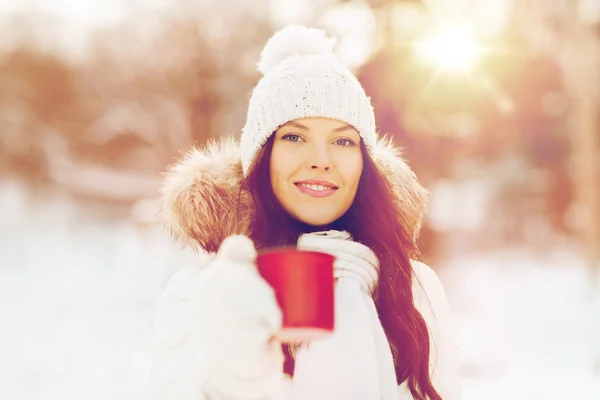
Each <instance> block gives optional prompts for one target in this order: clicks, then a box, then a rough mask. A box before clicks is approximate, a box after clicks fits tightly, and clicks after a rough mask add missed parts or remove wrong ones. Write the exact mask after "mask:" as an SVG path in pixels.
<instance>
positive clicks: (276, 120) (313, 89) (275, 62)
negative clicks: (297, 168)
mask: <svg viewBox="0 0 600 400" xmlns="http://www.w3.org/2000/svg"><path fill="white" fill-rule="evenodd" d="M334 44H335V39H333V38H328V37H326V35H325V32H324V31H322V30H319V29H314V28H307V27H304V26H299V25H291V26H288V27H286V28H284V29H282V30H280V31H278V32H276V33H275V34H274V35H273V36H272V37H271V39H269V41H268V42H267V44H266V45H265V48H264V49H263V51H262V53H261V59H260V62H259V63H258V70H259V71H261V72H262V73H263V74H264V76H263V77H262V79H261V80H260V82H259V83H258V85H257V86H256V88H254V91H253V92H252V97H251V98H250V104H249V107H248V116H247V119H246V125H245V126H244V129H243V131H242V135H241V140H240V152H241V161H242V168H243V170H244V175H246V174H247V173H248V170H249V168H250V165H251V164H252V162H253V161H254V158H255V157H256V154H257V153H258V151H259V150H260V149H261V147H262V146H263V145H264V144H265V142H266V141H267V140H268V139H269V137H270V136H271V135H272V134H273V132H275V131H276V130H277V129H278V128H279V126H281V125H283V124H285V123H286V122H289V121H292V120H294V119H298V118H306V117H324V118H332V119H337V120H340V121H343V122H346V123H348V124H350V125H352V126H353V127H354V128H355V129H356V130H357V131H358V132H359V134H360V135H361V137H362V139H363V141H364V142H365V145H366V147H367V149H368V150H369V151H370V150H371V149H372V148H373V147H374V146H375V141H376V134H375V116H374V113H373V107H372V105H371V101H370V99H369V98H368V97H367V95H366V94H365V91H364V89H363V87H362V86H361V84H360V83H359V82H358V79H356V77H355V76H354V75H353V74H352V73H351V72H350V71H349V70H348V69H347V68H346V67H344V66H343V65H342V64H341V63H340V61H339V60H338V59H337V57H336V56H335V55H334V54H333V52H332V50H333V46H334Z"/></svg>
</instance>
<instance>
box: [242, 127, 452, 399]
mask: <svg viewBox="0 0 600 400" xmlns="http://www.w3.org/2000/svg"><path fill="white" fill-rule="evenodd" d="M274 136H275V135H271V137H270V139H269V140H268V141H267V143H266V144H265V145H264V146H263V148H262V150H261V151H260V153H259V154H258V155H257V158H256V160H255V162H254V163H253V166H252V168H251V169H250V171H249V174H248V176H247V177H246V179H245V180H244V182H243V185H242V187H243V189H246V190H248V191H249V192H250V195H251V196H252V199H253V202H254V213H253V216H252V221H251V225H250V232H251V233H250V237H251V239H252V240H253V241H254V243H255V245H256V247H257V249H264V248H268V247H272V246H280V245H295V244H296V242H297V240H298V238H299V236H300V235H301V234H302V233H306V232H311V231H315V230H316V229H321V228H325V229H337V230H346V231H348V232H350V234H351V235H352V236H353V237H354V240H356V241H358V242H361V243H363V244H365V245H367V246H368V247H370V248H371V249H372V250H373V251H374V252H375V254H377V256H378V257H379V261H380V265H381V267H380V276H379V285H378V291H377V293H376V295H375V296H374V297H375V305H376V307H377V312H378V314H379V318H380V320H381V324H382V326H383V329H384V330H385V332H386V335H387V338H388V342H389V343H390V347H391V350H392V354H393V357H394V367H395V370H396V380H397V382H398V385H400V384H401V383H402V382H404V381H406V380H408V387H409V389H410V391H411V393H412V396H413V398H415V399H416V400H427V399H430V400H441V397H440V395H439V394H438V393H437V392H436V390H435V388H434V387H433V385H432V383H431V377H430V375H429V352H430V344H429V335H428V330H427V326H426V325H425V321H424V320H423V317H422V316H421V314H420V313H419V311H418V310H417V309H416V308H415V306H414V302H413V293H412V279H413V276H412V266H411V262H410V260H411V258H417V257H418V254H419V252H418V249H417V246H416V245H415V243H414V241H413V240H412V238H411V237H410V235H409V234H408V233H407V229H406V228H405V227H404V226H402V223H401V218H400V215H399V214H398V213H399V211H398V209H397V208H396V206H395V204H394V201H393V197H392V192H391V188H390V183H389V182H388V181H387V179H386V177H385V175H384V174H383V173H382V172H381V171H380V169H379V168H378V166H377V165H376V164H375V162H374V161H373V159H372V158H371V157H370V156H369V154H368V152H367V151H366V149H365V146H364V144H363V143H362V141H361V147H362V154H363V172H362V175H361V178H360V182H359V185H358V190H357V193H356V197H355V199H354V202H353V204H352V206H351V207H350V209H349V210H348V211H347V212H346V214H344V215H343V216H342V217H341V218H339V219H338V220H337V221H335V222H334V223H332V224H331V225H330V226H327V227H314V226H309V225H306V224H304V223H302V222H299V221H297V220H295V219H294V218H292V217H291V216H290V215H289V214H288V213H287V212H286V211H285V210H284V209H283V208H282V207H281V205H280V204H279V201H278V200H277V198H276V197H275V194H274V193H273V189H272V187H271V183H270V178H269V176H270V172H269V171H270V169H269V168H270V167H269V166H270V158H271V152H272V149H273V140H274ZM394 215H396V216H397V218H393V217H392V216H394ZM284 350H285V355H286V363H285V370H286V373H288V374H290V375H293V364H294V361H293V358H292V356H291V354H290V351H289V349H288V348H286V347H284Z"/></svg>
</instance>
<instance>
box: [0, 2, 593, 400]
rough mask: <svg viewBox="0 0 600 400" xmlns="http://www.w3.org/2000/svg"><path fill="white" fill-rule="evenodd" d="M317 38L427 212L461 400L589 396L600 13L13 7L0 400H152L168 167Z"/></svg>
mask: <svg viewBox="0 0 600 400" xmlns="http://www.w3.org/2000/svg"><path fill="white" fill-rule="evenodd" d="M288 23H303V24H308V25H312V26H316V27H321V28H325V29H326V30H328V31H329V32H330V33H331V34H334V35H336V36H337V37H338V46H337V48H336V51H337V53H338V55H339V57H340V58H341V59H342V60H343V62H344V63H345V64H346V65H348V66H349V67H351V68H352V69H353V70H354V71H355V72H356V74H357V76H358V77H359V79H360V81H361V82H362V83H363V85H364V87H365V89H366V91H367V93H368V94H369V95H370V96H371V97H372V101H373V103H374V106H375V111H376V118H377V123H378V125H379V128H380V132H381V133H383V134H387V135H390V136H392V137H393V138H394V140H395V142H396V143H397V144H399V145H401V146H402V147H403V148H404V154H405V157H406V159H407V160H408V161H409V163H410V165H411V166H412V167H413V169H414V170H415V171H416V173H417V175H418V176H419V178H420V180H421V182H422V183H423V185H424V186H426V187H427V188H428V189H429V190H430V192H431V207H430V212H429V216H428V219H427V223H426V225H425V228H424V230H423V234H422V236H421V246H422V250H423V253H424V257H425V259H426V261H427V262H428V263H429V264H430V265H431V266H432V267H433V268H434V269H435V270H436V271H437V272H438V274H439V275H440V278H441V279H442V281H443V283H444V284H445V287H446V290H447V294H448V297H449V300H450V303H451V305H452V308H453V310H454V313H455V319H456V323H455V335H456V337H457V340H458V342H459V346H460V357H461V358H460V362H461V376H462V383H463V391H464V398H465V400H471V399H478V400H479V399H492V400H493V399H528V400H529V399H545V400H547V399H561V400H562V399H575V398H586V399H591V398H599V399H600V278H599V272H598V271H599V270H600V173H599V168H600V167H599V165H600V163H599V159H600V157H599V150H600V149H599V147H600V145H599V142H600V125H599V123H600V116H599V113H598V110H599V105H600V0H496V1H494V2H491V1H488V2H483V1H475V0H422V1H418V0H412V1H401V0H363V1H356V0H351V1H344V0H310V1H307V0H271V1H269V0H261V1H253V2H250V1H244V0H220V1H208V0H195V1H192V0H186V1H183V0H179V1H177V0H170V1H164V0H163V1H161V0H145V1H133V0H130V1H127V2H123V1H117V0H105V1H94V0H45V1H42V0H27V1H19V2H16V1H13V0H0V54H1V58H0V220H1V221H2V223H1V225H0V238H1V240H0V326H1V329H0V354H1V357H0V381H1V384H0V398H2V399H20V400H21V399H22V400H26V399H27V400H28V399H44V400H49V399H61V400H63V399H83V398H85V399H88V400H92V399H111V400H118V399H128V400H131V399H152V393H151V390H150V388H149V385H148V372H149V361H150V355H149V343H150V338H151V334H152V320H153V314H154V311H155V305H156V301H157V299H158V297H159V295H160V293H161V291H162V289H163V288H164V286H165V284H166V282H167V280H168V278H169V277H170V276H171V275H172V274H173V273H174V272H175V271H177V270H178V269H180V268H183V267H185V266H187V265H189V264H190V263H194V262H196V261H197V258H198V256H196V255H194V254H193V253H192V252H190V251H189V250H185V249H182V248H180V247H179V246H177V245H175V244H173V243H172V242H171V240H170V238H169V237H168V235H167V234H166V232H164V231H162V230H161V229H160V228H159V227H158V226H157V224H156V220H155V211H156V205H157V190H158V188H159V185H160V178H161V177H160V172H161V171H162V170H163V169H164V167H165V166H166V165H167V164H170V163H172V162H173V161H175V160H177V159H178V158H179V157H180V154H181V153H182V152H183V151H186V150H187V149H188V148H189V147H190V146H192V145H202V144H203V143H205V142H206V141H207V140H208V139H210V138H218V137H221V136H223V135H237V134H238V133H239V132H240V130H241V128H242V126H243V124H244V119H245V112H246V107H247V102H248V99H249V95H250V91H251V90H252V88H253V86H254V85H255V84H256V82H257V81H258V79H259V78H260V74H259V73H258V72H257V71H256V68H255V63H256V62H257V61H258V57H259V53H260V51H261V49H262V47H263V45H264V43H265V42H266V40H267V39H268V37H269V36H270V35H271V34H272V33H273V32H274V31H275V30H276V29H278V28H280V27H282V26H284V25H285V24H288Z"/></svg>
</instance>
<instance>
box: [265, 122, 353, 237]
mask: <svg viewBox="0 0 600 400" xmlns="http://www.w3.org/2000/svg"><path fill="white" fill-rule="evenodd" d="M362 169H363V158H362V150H361V146H360V135H359V134H358V132H357V131H356V129H354V128H353V127H352V126H350V125H348V124H347V123H345V122H341V121H338V120H334V119H328V118H300V119H296V120H293V121H290V122H288V123H286V124H284V125H281V126H280V127H279V129H277V131H276V132H275V138H274V141H273V151H272V153H271V160H270V172H271V174H270V175H271V176H270V178H271V186H272V188H273V192H274V193H275V197H277V200H279V203H280V204H281V205H282V206H283V208H284V209H285V210H286V211H287V212H288V213H289V214H290V215H291V216H292V217H294V218H296V219H297V220H299V221H302V222H304V223H306V224H309V225H314V226H321V225H327V224H329V223H331V222H334V221H335V220H337V219H338V218H340V217H341V216H342V215H344V213H345V212H346V211H348V209H349V208H350V205H352V202H353V201H354V197H355V196H356V190H357V188H358V182H359V180H360V175H361V173H362Z"/></svg>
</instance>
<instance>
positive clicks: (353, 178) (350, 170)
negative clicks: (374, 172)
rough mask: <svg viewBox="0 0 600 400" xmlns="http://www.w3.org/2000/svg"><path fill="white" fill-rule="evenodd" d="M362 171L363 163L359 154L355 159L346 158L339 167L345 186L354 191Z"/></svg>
mask: <svg viewBox="0 0 600 400" xmlns="http://www.w3.org/2000/svg"><path fill="white" fill-rule="evenodd" d="M362 170H363V161H362V156H361V155H360V154H359V155H358V156H355V157H350V158H346V159H345V160H344V163H343V165H341V166H340V169H339V171H340V172H341V173H342V175H343V177H344V182H345V184H346V185H347V186H348V187H349V188H352V189H356V188H357V187H358V182H359V181H360V176H361V175H362Z"/></svg>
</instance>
